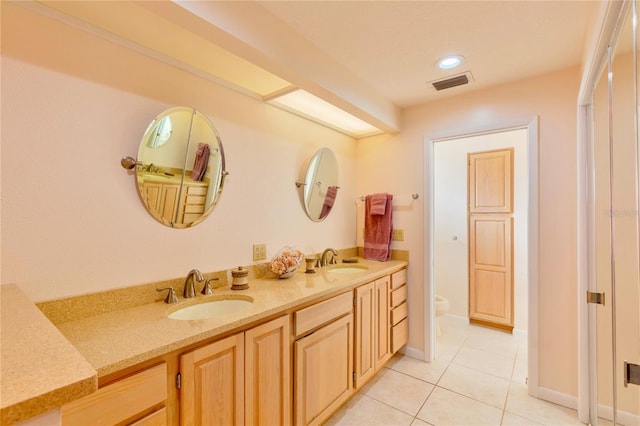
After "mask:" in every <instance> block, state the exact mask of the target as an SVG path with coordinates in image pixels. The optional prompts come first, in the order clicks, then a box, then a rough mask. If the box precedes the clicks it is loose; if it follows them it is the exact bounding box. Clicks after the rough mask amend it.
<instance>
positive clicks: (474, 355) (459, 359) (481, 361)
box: [453, 345, 515, 380]
mask: <svg viewBox="0 0 640 426" xmlns="http://www.w3.org/2000/svg"><path fill="white" fill-rule="evenodd" d="M514 363H515V361H514V359H513V358H510V357H504V356H502V355H498V354H495V353H489V352H486V351H483V350H481V349H477V348H472V347H467V346H466V345H465V346H463V347H462V348H461V349H460V351H459V352H458V354H457V355H456V357H455V358H454V359H453V364H457V365H462V366H463V367H468V368H472V369H474V370H478V371H481V372H483V373H487V374H491V375H494V376H497V377H501V378H503V379H507V380H509V379H511V374H512V372H513V365H514Z"/></svg>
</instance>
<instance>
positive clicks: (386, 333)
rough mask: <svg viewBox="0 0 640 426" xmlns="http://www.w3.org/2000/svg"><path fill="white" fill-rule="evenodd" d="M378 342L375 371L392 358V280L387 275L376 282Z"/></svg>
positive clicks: (376, 345)
mask: <svg viewBox="0 0 640 426" xmlns="http://www.w3.org/2000/svg"><path fill="white" fill-rule="evenodd" d="M375 290H376V304H375V306H376V342H375V349H376V350H375V353H374V356H375V360H374V361H375V369H376V370H379V369H380V368H381V367H382V365H384V364H385V363H386V362H387V361H388V360H389V358H391V338H390V337H391V336H390V335H391V318H390V317H391V306H390V305H391V304H390V300H389V298H390V293H391V279H390V276H389V275H387V276H385V277H382V278H379V279H377V280H376V281H375Z"/></svg>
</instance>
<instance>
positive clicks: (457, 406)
mask: <svg viewBox="0 0 640 426" xmlns="http://www.w3.org/2000/svg"><path fill="white" fill-rule="evenodd" d="M418 418H419V419H421V420H424V421H426V422H428V423H431V424H432V425H435V426H441V425H465V426H473V425H482V426H487V425H499V424H500V419H501V418H502V410H499V409H497V408H495V407H491V406H489V405H487V404H484V403H482V402H479V401H476V400H474V399H471V398H467V397H466V396H463V395H459V394H457V393H454V392H451V391H449V390H446V389H443V388H440V387H436V388H435V389H434V390H433V392H431V395H430V396H429V399H427V402H426V403H425V404H424V406H423V407H422V408H421V409H420V412H418Z"/></svg>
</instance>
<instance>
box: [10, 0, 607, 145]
mask: <svg viewBox="0 0 640 426" xmlns="http://www.w3.org/2000/svg"><path fill="white" fill-rule="evenodd" d="M17 4H20V5H21V6H23V7H30V8H32V9H33V10H35V11H37V12H40V13H45V14H47V15H49V16H52V17H54V18H56V19H59V20H62V21H64V22H66V23H68V24H71V25H75V26H77V27H80V28H82V29H83V30H86V31H91V32H94V33H96V34H98V35H100V36H102V37H105V38H108V39H110V40H112V41H115V42H118V43H120V44H123V45H125V46H127V47H129V48H132V49H135V50H138V51H139V52H141V53H144V54H147V55H149V56H153V57H155V58H157V59H160V60H163V61H165V62H167V63H169V64H171V65H174V66H177V67H180V68H183V69H185V70H187V71H189V72H192V73H195V74H197V75H200V76H202V77H204V78H207V79H210V80H213V81H215V82H217V83H220V84H224V85H226V86H228V87H231V88H233V89H235V90H238V91H240V92H242V93H245V94H247V95H249V96H253V97H256V98H258V99H261V100H269V99H270V98H272V97H273V96H275V95H277V94H280V93H283V92H286V91H289V90H291V89H292V88H301V89H304V90H306V91H307V92H309V93H311V94H313V95H315V96H316V97H319V98H320V99H322V100H324V101H326V102H328V103H330V104H332V105H334V106H336V107H338V108H340V109H342V110H344V111H346V112H348V113H350V114H352V115H354V116H355V117H357V118H359V119H361V120H364V121H366V122H367V123H369V124H371V125H373V126H375V127H377V128H378V129H380V130H382V131H385V132H395V131H398V130H400V114H401V111H402V109H404V108H407V107H411V106H414V105H418V104H422V103H425V102H430V101H434V100H438V99H441V98H444V97H447V96H453V95H456V94H461V93H465V92H468V91H472V90H477V89H480V88H485V87H490V86H493V85H497V84H502V83H505V82H509V81H515V80H518V79H522V78H526V77H530V76H533V75H538V74H543V73H547V72H551V71H554V70H559V69H563V68H567V67H571V66H575V65H578V64H580V63H581V61H582V59H583V52H584V51H585V46H586V44H587V43H588V42H589V40H590V37H591V31H592V28H593V24H594V22H595V20H596V18H597V15H598V12H599V10H600V2H599V1H595V0H594V1H563V0H556V1H455V0H450V1H380V0H378V1H193V0H173V1H142V0H141V1H119V2H108V1H105V2H78V1H47V0H39V1H36V2H19V3H17ZM448 54H458V55H462V56H463V57H464V58H465V60H464V62H463V64H462V66H460V67H459V68H457V69H455V70H449V71H443V70H440V69H438V68H437V67H436V65H435V63H436V61H437V60H438V59H439V58H441V57H442V56H445V55H448ZM467 71H468V72H470V73H471V76H472V81H471V83H470V84H468V85H465V86H459V87H455V88H451V89H447V90H443V91H440V92H437V91H435V90H433V89H432V88H431V86H430V84H428V83H429V82H430V81H434V80H439V79H442V78H446V77H449V76H453V75H458V74H460V73H463V72H467Z"/></svg>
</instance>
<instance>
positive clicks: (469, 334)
mask: <svg viewBox="0 0 640 426" xmlns="http://www.w3.org/2000/svg"><path fill="white" fill-rule="evenodd" d="M440 326H441V329H442V334H441V336H439V337H438V338H437V340H436V359H435V361H434V362H432V363H425V362H422V361H419V360H417V359H415V358H410V357H407V356H404V355H400V354H397V355H396V356H394V357H393V358H392V359H391V360H390V361H389V362H388V363H387V365H386V366H385V367H384V368H383V369H382V370H381V371H380V372H379V373H378V374H377V375H376V376H375V377H373V378H372V379H371V380H370V381H369V382H368V383H367V384H366V385H365V386H364V387H363V388H362V389H360V390H359V391H358V392H357V393H356V394H355V395H354V396H353V397H352V398H351V400H349V401H348V402H347V403H346V404H345V405H344V406H343V407H342V408H341V409H340V410H339V411H338V412H336V413H335V414H334V415H333V416H332V417H331V418H330V419H329V420H328V421H327V422H326V423H325V425H357V426H374V425H406V426H423V425H434V426H440V425H462V426H470V425H486V426H491V425H509V426H511V425H581V424H582V423H580V422H579V421H578V417H577V413H576V411H575V410H571V409H569V408H565V407H562V406H559V405H555V404H552V403H549V402H546V401H542V400H539V399H536V398H533V397H530V396H529V395H528V394H527V386H526V384H525V381H526V376H527V341H526V338H525V337H523V336H512V335H510V334H507V333H504V332H501V331H496V330H491V329H489V328H485V327H478V326H474V325H468V324H467V323H466V321H461V320H460V319H457V318H455V317H447V316H444V317H442V319H441V324H440Z"/></svg>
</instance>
